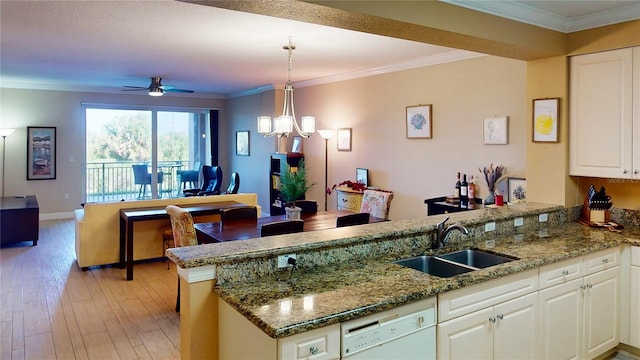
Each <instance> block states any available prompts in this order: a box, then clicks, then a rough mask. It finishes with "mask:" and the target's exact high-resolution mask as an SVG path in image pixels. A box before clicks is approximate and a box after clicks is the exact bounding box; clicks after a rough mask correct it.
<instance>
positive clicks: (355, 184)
mask: <svg viewBox="0 0 640 360" xmlns="http://www.w3.org/2000/svg"><path fill="white" fill-rule="evenodd" d="M338 186H347V187H350V188H351V189H353V190H354V191H365V190H367V187H366V186H364V184H363V183H359V182H355V181H351V180H345V181H343V182H341V183H339V184H333V186H332V187H330V188H327V195H331V192H333V190H335V189H336V188H337V187H338Z"/></svg>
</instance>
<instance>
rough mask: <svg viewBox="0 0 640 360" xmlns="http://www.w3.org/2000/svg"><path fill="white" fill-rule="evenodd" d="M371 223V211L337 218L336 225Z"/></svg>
mask: <svg viewBox="0 0 640 360" xmlns="http://www.w3.org/2000/svg"><path fill="white" fill-rule="evenodd" d="M368 223H369V213H362V212H361V213H355V214H349V215H342V216H338V217H337V218H336V227H343V226H352V225H362V224H368Z"/></svg>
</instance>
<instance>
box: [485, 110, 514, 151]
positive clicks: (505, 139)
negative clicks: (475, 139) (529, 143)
mask: <svg viewBox="0 0 640 360" xmlns="http://www.w3.org/2000/svg"><path fill="white" fill-rule="evenodd" d="M483 129H484V130H483V137H484V143H485V144H487V145H506V144H508V143H509V117H507V116H495V117H490V118H484V119H483Z"/></svg>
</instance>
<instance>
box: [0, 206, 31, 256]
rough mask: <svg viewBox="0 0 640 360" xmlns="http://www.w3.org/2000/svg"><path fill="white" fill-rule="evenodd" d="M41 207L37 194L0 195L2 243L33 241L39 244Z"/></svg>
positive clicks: (0, 236)
mask: <svg viewBox="0 0 640 360" xmlns="http://www.w3.org/2000/svg"><path fill="white" fill-rule="evenodd" d="M39 218H40V208H39V207H38V200H37V199H36V197H35V196H33V195H29V196H20V197H16V196H5V197H0V244H1V245H5V244H14V243H18V242H22V241H33V246H36V245H38V232H39V230H40V228H39V223H38V221H39Z"/></svg>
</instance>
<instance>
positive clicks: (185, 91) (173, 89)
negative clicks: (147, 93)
mask: <svg viewBox="0 0 640 360" xmlns="http://www.w3.org/2000/svg"><path fill="white" fill-rule="evenodd" d="M163 90H164V91H166V92H179V93H193V90H185V89H175V88H171V89H163Z"/></svg>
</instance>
